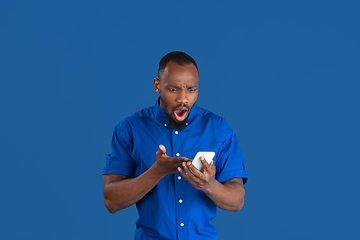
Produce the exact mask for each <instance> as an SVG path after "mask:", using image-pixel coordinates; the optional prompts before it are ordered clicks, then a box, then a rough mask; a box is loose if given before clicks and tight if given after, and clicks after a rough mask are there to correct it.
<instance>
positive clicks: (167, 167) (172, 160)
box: [156, 145, 191, 176]
mask: <svg viewBox="0 0 360 240" xmlns="http://www.w3.org/2000/svg"><path fill="white" fill-rule="evenodd" d="M159 148H160V149H159V151H157V152H156V165H157V167H159V170H160V172H161V173H162V174H164V175H165V176H166V175H167V174H170V173H176V172H178V170H177V168H178V167H181V168H182V163H183V162H189V161H191V160H190V159H188V158H186V157H169V156H168V155H166V148H165V146H164V145H160V146H159Z"/></svg>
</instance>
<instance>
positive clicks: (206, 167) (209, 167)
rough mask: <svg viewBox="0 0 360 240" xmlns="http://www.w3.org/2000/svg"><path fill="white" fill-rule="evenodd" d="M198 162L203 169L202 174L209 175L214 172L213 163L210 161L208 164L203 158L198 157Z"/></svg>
mask: <svg viewBox="0 0 360 240" xmlns="http://www.w3.org/2000/svg"><path fill="white" fill-rule="evenodd" d="M200 161H201V163H202V165H203V167H204V173H209V174H210V173H211V172H213V171H214V170H215V165H214V164H213V163H214V161H213V160H211V162H210V164H209V163H208V162H207V161H206V160H205V158H204V157H200Z"/></svg>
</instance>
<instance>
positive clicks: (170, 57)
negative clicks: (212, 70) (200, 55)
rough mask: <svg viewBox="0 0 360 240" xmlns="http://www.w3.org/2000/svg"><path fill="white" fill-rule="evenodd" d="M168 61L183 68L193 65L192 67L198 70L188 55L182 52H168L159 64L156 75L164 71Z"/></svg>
mask: <svg viewBox="0 0 360 240" xmlns="http://www.w3.org/2000/svg"><path fill="white" fill-rule="evenodd" d="M170 61H174V62H175V63H177V64H179V65H181V66H184V65H186V64H189V63H192V64H194V66H195V67H196V70H198V72H199V69H198V67H197V64H196V62H195V60H194V59H193V58H192V57H190V56H189V55H188V54H186V53H184V52H180V51H173V52H169V53H168V54H166V55H165V56H164V57H163V58H162V59H161V60H160V63H159V71H158V75H160V73H161V72H162V71H164V69H165V68H166V65H167V64H168V63H169V62H170Z"/></svg>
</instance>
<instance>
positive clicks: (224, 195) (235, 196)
mask: <svg viewBox="0 0 360 240" xmlns="http://www.w3.org/2000/svg"><path fill="white" fill-rule="evenodd" d="M240 180H241V181H242V179H240ZM204 192H205V193H206V195H207V196H208V197H209V198H210V199H211V200H212V201H213V202H214V203H215V205H216V206H218V207H219V208H221V209H223V210H228V211H235V212H237V211H239V210H240V209H241V208H242V207H243V206H244V197H245V190H244V187H243V186H242V184H241V183H239V182H225V183H223V184H222V183H219V182H218V181H217V180H216V179H214V183H213V186H212V187H211V188H209V189H204Z"/></svg>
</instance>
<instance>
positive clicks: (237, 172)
mask: <svg viewBox="0 0 360 240" xmlns="http://www.w3.org/2000/svg"><path fill="white" fill-rule="evenodd" d="M224 122H225V121H224ZM224 124H225V125H226V128H225V130H224V132H223V134H224V137H223V139H224V141H223V142H222V145H221V149H220V155H219V157H218V159H217V162H216V176H215V177H216V179H217V180H218V181H219V182H225V181H228V180H231V179H233V178H243V181H244V183H246V181H247V178H248V175H247V172H246V170H245V164H244V158H243V156H242V154H241V151H240V147H239V142H238V140H237V138H236V135H235V133H234V132H233V131H232V130H231V128H230V127H229V126H228V125H227V123H226V122H225V123H224Z"/></svg>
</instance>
